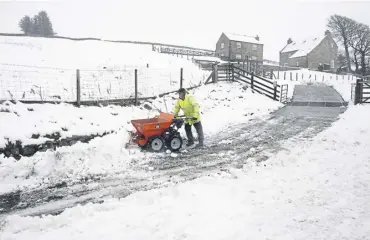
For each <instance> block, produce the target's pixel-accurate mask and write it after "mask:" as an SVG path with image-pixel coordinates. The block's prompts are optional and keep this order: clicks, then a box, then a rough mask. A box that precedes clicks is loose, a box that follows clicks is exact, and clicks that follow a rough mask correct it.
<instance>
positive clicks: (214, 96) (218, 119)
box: [0, 83, 282, 192]
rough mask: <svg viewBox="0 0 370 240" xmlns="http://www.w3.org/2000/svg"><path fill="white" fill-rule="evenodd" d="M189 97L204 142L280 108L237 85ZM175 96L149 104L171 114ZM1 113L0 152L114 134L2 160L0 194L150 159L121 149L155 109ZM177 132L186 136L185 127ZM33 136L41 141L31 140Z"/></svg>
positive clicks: (12, 109) (11, 108) (14, 108)
mask: <svg viewBox="0 0 370 240" xmlns="http://www.w3.org/2000/svg"><path fill="white" fill-rule="evenodd" d="M190 92H191V93H192V94H194V96H195V97H196V99H197V100H198V102H199V104H200V106H201V112H202V123H203V129H204V132H205V137H206V143H207V138H211V137H212V136H213V135H215V134H217V133H218V132H220V131H222V129H225V128H226V127H227V126H229V125H232V124H237V123H242V122H247V121H248V120H249V119H251V118H258V117H262V116H264V115H266V114H267V113H269V112H271V111H273V110H276V109H277V108H279V107H281V106H282V104H281V103H279V102H275V101H272V100H270V99H269V98H266V97H264V96H261V95H258V94H253V93H252V92H250V90H249V89H243V85H242V84H237V83H218V84H210V85H206V86H202V87H200V88H197V89H193V90H191V91H190ZM176 97H177V95H176V94H171V95H167V96H166V97H164V98H157V99H156V100H154V101H153V102H152V103H148V104H149V105H150V104H152V105H153V106H155V107H156V108H158V109H160V110H162V111H164V112H172V111H173V107H174V104H175V100H176ZM257 103H258V104H257ZM0 108H1V109H3V110H6V111H3V112H1V113H0V114H1V115H0V116H1V125H0V148H1V147H4V146H5V144H6V143H7V141H8V140H9V141H11V142H13V143H14V142H15V141H17V140H18V141H22V143H23V144H40V143H42V142H44V141H46V140H47V139H46V138H43V137H42V136H44V135H46V134H52V133H55V132H58V133H59V134H60V135H61V137H62V138H64V137H69V136H73V135H89V134H97V133H99V134H102V133H104V132H110V131H114V133H113V134H110V135H107V136H104V137H102V138H100V137H98V138H96V139H94V140H92V141H91V142H90V143H88V144H85V143H77V144H76V145H73V146H71V147H61V148H58V149H57V150H56V151H47V152H38V153H36V154H35V155H34V156H32V157H24V158H22V159H21V160H19V161H17V160H15V159H13V158H5V157H4V156H0V192H8V191H10V190H14V189H15V188H20V189H21V188H23V187H26V186H27V187H37V186H39V185H41V184H49V183H50V184H52V183H53V182H57V181H61V180H64V179H65V180H67V181H69V180H70V181H73V180H78V179H80V178H83V177H85V176H89V175H94V174H101V175H114V174H116V173H117V172H122V171H129V169H130V164H131V162H133V161H149V160H150V157H151V154H149V153H147V154H144V153H139V152H136V151H135V152H134V153H135V154H133V153H132V152H131V150H128V149H126V148H125V145H126V143H127V141H128V137H129V134H128V131H130V130H133V127H132V125H131V123H130V120H132V119H138V118H149V117H154V116H155V115H156V114H158V111H156V110H152V111H148V110H146V109H145V108H144V107H143V106H138V107H117V106H108V107H81V108H76V107H73V106H71V105H68V104H60V105H52V104H44V105H39V104H32V105H30V104H27V105H25V104H21V103H17V104H12V103H7V102H6V103H4V104H2V105H0ZM31 110H32V111H31ZM225 116H226V117H225ZM181 133H182V136H185V132H184V129H183V128H182V132H181ZM33 134H39V135H40V136H41V137H40V138H39V139H32V135H33ZM195 136H196V135H195Z"/></svg>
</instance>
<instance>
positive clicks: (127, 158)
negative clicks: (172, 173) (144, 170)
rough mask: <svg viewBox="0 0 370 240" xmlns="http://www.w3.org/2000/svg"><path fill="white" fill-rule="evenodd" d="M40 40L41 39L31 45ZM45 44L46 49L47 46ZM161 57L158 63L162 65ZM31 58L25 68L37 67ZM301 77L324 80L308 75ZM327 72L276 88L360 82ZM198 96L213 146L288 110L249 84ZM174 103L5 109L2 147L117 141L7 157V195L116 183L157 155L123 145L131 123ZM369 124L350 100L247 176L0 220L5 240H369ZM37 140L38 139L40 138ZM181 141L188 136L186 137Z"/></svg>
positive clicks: (346, 86)
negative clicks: (233, 130)
mask: <svg viewBox="0 0 370 240" xmlns="http://www.w3.org/2000/svg"><path fill="white" fill-rule="evenodd" d="M6 41H8V42H9V41H10V40H9V39H7V40H6ZM14 41H15V40H12V41H11V42H14ZM17 41H19V40H17ZM30 41H31V40H30ZM35 41H36V40H33V39H32V41H31V42H32V44H33V45H35V44H36V43H35ZM43 41H46V40H43ZM58 41H59V40H58ZM38 44H40V45H37V46H41V47H40V48H42V47H43V46H44V45H43V43H38ZM48 44H50V43H48ZM26 45H27V44H26ZM15 46H16V47H19V45H16V44H15ZM22 46H23V47H24V43H23V45H22ZM111 48H112V49H113V47H111ZM86 49H88V48H87V47H86ZM147 51H149V50H147ZM156 54H158V53H156ZM155 58H156V57H155V55H152V59H153V62H155V61H154V60H155ZM157 58H158V59H161V58H162V56H161V57H157ZM166 58H168V59H170V60H171V63H169V62H167V63H168V64H169V65H171V66H169V65H166V66H165V67H166V68H167V67H168V68H169V69H178V67H180V66H185V65H182V63H180V64H178V62H177V60H176V58H174V57H173V58H171V57H170V56H166ZM14 61H19V60H17V59H14ZM24 61H25V62H24V63H20V62H17V64H19V65H22V64H23V65H29V64H30V62H27V61H26V60H24ZM179 61H185V59H183V60H179ZM41 62H42V60H40V62H39V63H40V64H41ZM112 62H114V61H112ZM144 62H145V61H142V60H140V61H139V60H138V63H137V64H143V65H145V64H146V63H144ZM49 63H50V62H49ZM94 64H95V63H94ZM186 64H188V63H186ZM51 65H52V64H51ZM51 65H48V66H51ZM72 65H73V64H72ZM53 66H59V65H53ZM94 66H95V65H94ZM173 66H175V67H173ZM187 66H191V67H189V68H190V69H188V72H189V74H190V76H191V74H192V73H193V74H194V76H195V75H196V74H199V75H197V76H202V74H203V73H202V72H199V69H198V68H197V67H194V66H193V65H190V63H189V65H187ZM71 67H72V66H71ZM172 67H173V68H172ZM192 67H193V68H192ZM119 69H120V68H119ZM186 69H187V68H184V71H187V70H186ZM171 71H172V70H171ZM293 72H294V71H293ZM297 72H298V71H297ZM298 73H299V74H308V75H311V74H316V72H314V71H308V70H307V71H305V70H301V71H299V72H298ZM280 74H281V73H280ZM280 76H281V75H280ZM325 76H327V78H326V79H327V80H326V79H325ZM325 76H324V80H322V79H323V78H322V77H320V81H319V80H318V79H319V77H317V80H314V78H309V77H307V78H304V79H303V80H296V81H292V80H287V79H285V80H284V79H283V78H282V77H280V78H279V79H278V81H279V83H285V84H288V85H289V87H290V90H289V95H290V96H292V95H293V90H294V86H295V85H296V84H300V83H306V84H327V85H330V86H333V87H334V88H335V89H336V90H337V91H338V92H339V93H341V94H342V96H343V98H344V100H346V101H349V100H350V89H351V83H353V81H354V80H353V78H352V77H348V79H345V78H342V79H338V80H337V79H336V76H335V75H330V74H329V75H328V74H326V73H325ZM2 79H3V84H4V85H6V84H8V82H9V80H7V79H5V78H2ZM194 79H196V77H195V78H194ZM202 80H204V79H202ZM61 81H62V80H61ZM63 81H64V80H63ZM160 86H161V85H159V87H160ZM188 86H190V85H188ZM190 93H191V94H193V95H194V96H195V97H196V99H197V101H198V102H199V103H200V105H201V112H202V123H203V126H204V132H205V137H206V139H210V138H212V136H215V135H217V134H218V133H219V132H220V131H223V129H227V127H228V126H233V125H236V124H240V123H245V122H248V120H251V119H257V120H258V119H261V121H262V120H263V119H265V118H266V116H268V114H269V113H270V112H272V111H275V110H277V109H278V108H280V107H283V104H281V103H279V102H276V101H272V100H270V99H268V98H266V97H264V96H261V95H258V94H255V93H253V92H252V91H251V90H250V89H249V88H247V87H245V86H244V85H243V84H242V83H226V82H225V83H218V84H210V85H204V86H201V87H199V88H196V89H193V90H190ZM176 97H177V96H176V94H169V95H166V96H165V97H162V98H156V99H155V100H151V101H147V102H142V103H141V105H140V106H131V107H119V106H106V107H102V106H100V107H84V106H82V107H80V108H76V107H74V106H72V105H69V104H64V103H61V104H22V103H19V102H16V103H11V102H10V101H6V102H4V103H2V104H1V105H0V118H1V120H0V121H1V124H0V148H2V147H4V146H5V145H6V144H7V142H8V141H10V142H15V141H21V142H22V143H23V144H40V143H42V142H45V141H47V139H46V138H45V137H43V136H45V135H46V134H51V133H55V132H58V133H60V135H61V137H62V138H63V137H68V136H74V135H89V134H102V133H105V132H112V133H110V134H108V135H106V136H104V137H97V138H95V139H93V140H92V141H90V142H89V143H76V144H75V145H73V146H70V147H60V148H57V149H56V150H55V151H46V152H37V153H36V154H35V155H33V156H32V157H22V158H21V159H20V160H16V159H13V158H5V157H4V156H0V193H7V192H11V191H16V190H24V189H31V188H37V187H40V186H46V187H47V186H48V185H53V184H54V183H57V182H60V181H66V182H73V181H77V180H78V179H81V178H83V177H85V176H89V175H94V174H99V175H102V176H106V177H108V176H110V175H112V176H113V175H116V174H120V173H122V172H130V171H132V169H131V167H132V165H133V164H135V163H137V162H138V161H139V162H140V161H149V160H150V159H151V158H152V157H154V155H155V154H156V153H146V152H142V151H139V150H138V149H137V148H134V149H128V148H126V143H127V142H128V139H129V133H128V132H129V131H131V130H133V128H132V125H131V123H130V120H131V119H138V118H148V117H153V116H155V115H157V114H158V112H159V111H158V110H160V111H164V112H171V111H172V109H173V106H174V103H175V100H176ZM148 106H150V107H151V108H152V110H148ZM368 119H370V106H362V105H356V106H354V105H351V104H350V105H349V108H348V110H347V111H346V112H344V113H343V114H342V115H340V119H339V120H338V121H337V122H335V123H333V125H332V126H331V127H330V128H328V129H326V130H325V131H323V132H321V133H320V134H318V135H317V136H316V137H314V138H313V139H302V138H300V137H299V136H297V137H296V138H293V139H289V140H287V141H286V142H284V143H283V146H284V149H285V150H282V151H280V152H279V153H277V154H276V155H274V156H272V157H270V159H268V160H267V161H265V162H264V164H256V163H255V162H254V161H249V162H248V161H247V162H248V163H247V164H245V165H244V166H243V168H242V169H230V170H229V171H226V172H222V173H217V174H216V173H215V174H213V173H212V174H209V175H208V176H205V177H201V178H198V179H195V180H192V181H188V182H185V183H175V182H174V183H172V184H171V185H170V186H168V187H165V188H161V189H153V190H148V191H143V192H136V193H133V194H131V195H129V196H127V197H125V198H122V199H116V198H107V199H105V201H104V202H103V203H101V204H93V203H88V204H86V205H83V206H74V207H71V208H68V209H66V210H64V211H63V212H62V213H61V214H59V215H55V216H53V215H44V216H39V217H26V216H19V215H9V216H6V218H5V219H4V221H3V222H1V223H0V239H4V240H7V239H82V238H86V239H367V238H368V236H369V235H370V227H369V226H370V212H369V211H368V209H369V208H370V191H369V190H370V185H369V182H370V152H369V151H368V150H367V147H368V143H369V142H370V126H369V124H368ZM34 134H39V135H40V137H39V138H38V139H34V138H33V137H32V135H34ZM181 134H182V135H183V136H185V133H184V131H183V130H182V131H181ZM206 144H207V140H206ZM177 154H181V152H180V153H176V154H174V153H172V154H171V156H172V157H174V158H175V157H177ZM225 157H226V156H225Z"/></svg>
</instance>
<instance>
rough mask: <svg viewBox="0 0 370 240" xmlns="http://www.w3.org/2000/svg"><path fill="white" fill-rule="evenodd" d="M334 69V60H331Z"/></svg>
mask: <svg viewBox="0 0 370 240" xmlns="http://www.w3.org/2000/svg"><path fill="white" fill-rule="evenodd" d="M334 67H335V63H334V60H331V68H334Z"/></svg>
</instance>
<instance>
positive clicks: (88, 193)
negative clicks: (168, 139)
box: [0, 106, 345, 218]
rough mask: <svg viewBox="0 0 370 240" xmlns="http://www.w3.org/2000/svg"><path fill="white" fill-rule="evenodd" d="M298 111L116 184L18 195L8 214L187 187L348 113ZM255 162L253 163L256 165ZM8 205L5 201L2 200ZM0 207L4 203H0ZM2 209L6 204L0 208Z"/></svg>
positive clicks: (163, 159)
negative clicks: (177, 185) (187, 183)
mask: <svg viewBox="0 0 370 240" xmlns="http://www.w3.org/2000/svg"><path fill="white" fill-rule="evenodd" d="M323 110H324V108H321V109H317V108H311V109H310V108H308V107H305V108H300V107H293V106H286V107H284V108H282V109H280V110H278V111H276V112H274V113H272V114H271V117H270V118H269V119H264V120H263V119H255V120H253V121H250V122H249V123H246V124H240V125H236V126H232V127H229V129H227V130H225V131H223V132H221V133H219V134H218V135H217V136H215V137H214V138H213V139H210V141H209V142H208V144H207V147H206V148H204V149H197V150H189V151H188V152H187V153H182V154H180V155H179V156H178V157H177V158H172V157H170V156H168V155H164V156H163V154H159V155H158V157H157V158H154V159H153V160H151V161H148V162H146V163H144V164H136V165H134V166H133V171H132V172H131V173H130V174H126V175H122V176H118V175H117V177H116V178H105V179H104V178H101V179H100V180H99V178H97V179H96V180H94V181H92V182H91V183H89V182H85V181H83V182H80V183H75V184H73V185H71V186H68V185H67V184H64V185H61V186H59V187H54V188H40V189H36V190H30V191H25V192H18V193H17V195H16V196H11V197H12V199H13V201H16V202H13V203H12V204H9V205H8V208H6V209H3V210H2V211H3V215H0V218H1V217H4V216H5V214H13V213H15V214H19V215H41V214H58V213H60V212H61V211H63V210H64V209H65V208H67V207H72V206H75V205H76V204H85V203H88V202H97V203H99V202H102V201H104V198H107V197H110V196H112V197H118V198H121V197H126V196H127V195H129V194H131V193H134V192H136V191H142V190H149V189H153V188H160V187H165V186H168V185H170V184H173V183H174V182H175V183H177V182H184V181H189V180H192V179H195V178H198V177H201V176H206V175H209V174H212V173H217V172H218V173H219V172H220V171H227V169H228V168H235V167H236V168H241V167H243V165H244V164H247V163H248V161H264V160H266V159H268V156H267V155H266V154H265V153H267V152H268V153H271V152H277V151H279V150H281V149H282V147H281V146H280V142H283V141H284V140H287V139H290V138H294V137H297V136H298V135H300V134H301V135H302V134H303V135H302V136H301V137H303V138H311V137H313V136H315V135H316V134H317V133H318V132H320V131H322V130H324V129H325V128H327V127H328V126H330V125H331V123H333V122H334V121H335V120H336V119H337V117H338V115H339V114H340V113H342V112H343V111H344V110H345V109H340V108H335V109H334V108H332V109H330V111H328V110H327V109H326V108H325V111H323ZM253 159H254V160H253ZM3 199H4V197H3ZM0 203H1V198H0ZM2 205H3V204H2Z"/></svg>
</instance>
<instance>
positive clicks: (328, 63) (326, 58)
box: [280, 31, 338, 71]
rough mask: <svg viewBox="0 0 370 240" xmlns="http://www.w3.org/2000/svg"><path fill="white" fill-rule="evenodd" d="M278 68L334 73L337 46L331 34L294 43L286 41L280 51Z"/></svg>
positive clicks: (336, 60) (326, 33)
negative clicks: (298, 68)
mask: <svg viewBox="0 0 370 240" xmlns="http://www.w3.org/2000/svg"><path fill="white" fill-rule="evenodd" d="M280 66H284V67H300V68H308V69H312V70H319V69H320V68H321V67H322V70H327V71H336V69H337V67H338V45H337V44H336V43H335V41H334V39H333V37H332V36H331V33H330V32H329V31H326V32H325V34H324V36H322V37H316V38H310V39H306V40H303V41H300V42H295V41H293V40H292V39H290V38H289V39H288V41H287V44H286V46H285V47H284V48H283V49H282V50H281V51H280Z"/></svg>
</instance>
